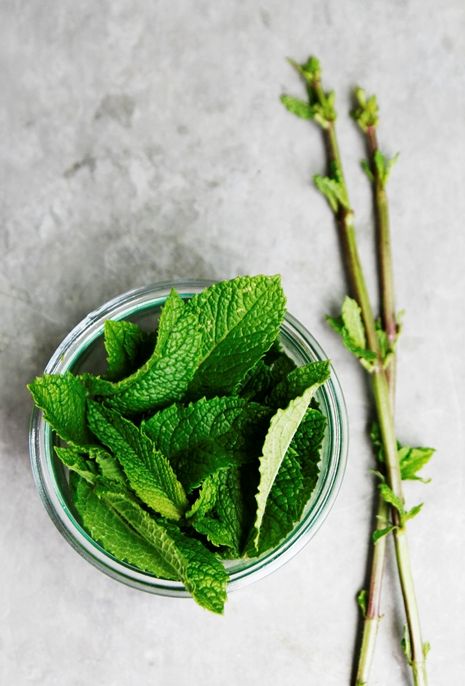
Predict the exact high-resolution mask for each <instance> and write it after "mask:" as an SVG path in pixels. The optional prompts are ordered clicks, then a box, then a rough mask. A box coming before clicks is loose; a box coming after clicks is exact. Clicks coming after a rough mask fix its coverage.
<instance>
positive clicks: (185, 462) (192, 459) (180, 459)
mask: <svg viewBox="0 0 465 686" xmlns="http://www.w3.org/2000/svg"><path fill="white" fill-rule="evenodd" d="M246 459H247V457H246V456H245V455H244V454H243V453H240V452H239V453H238V452H233V451H231V450H227V449H226V448H225V447H223V446H222V445H221V443H214V442H208V443H205V444H204V445H199V446H197V447H196V448H195V449H194V450H192V452H186V453H185V454H183V455H181V456H180V455H178V456H177V459H176V460H175V462H176V473H177V474H178V475H179V480H180V481H181V483H182V484H183V486H184V487H185V489H186V491H187V492H188V493H190V492H191V491H192V490H193V489H194V488H198V487H199V486H200V485H201V484H202V482H204V480H205V479H206V478H207V477H209V476H211V475H212V474H216V473H217V472H219V471H221V470H223V469H227V468H228V467H237V466H239V465H240V464H242V462H244V461H245V460H246Z"/></svg>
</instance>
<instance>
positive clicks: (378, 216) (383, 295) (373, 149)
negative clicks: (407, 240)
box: [366, 126, 397, 407]
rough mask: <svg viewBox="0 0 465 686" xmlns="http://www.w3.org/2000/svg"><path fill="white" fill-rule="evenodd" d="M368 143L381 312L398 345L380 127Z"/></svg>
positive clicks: (390, 370) (372, 129)
mask: <svg viewBox="0 0 465 686" xmlns="http://www.w3.org/2000/svg"><path fill="white" fill-rule="evenodd" d="M366 142H367V148H368V156H369V163H370V166H371V172H372V174H373V205H374V212H375V222H376V232H377V241H376V242H377V252H378V275H379V292H380V299H381V312H382V319H383V327H384V330H385V331H386V334H387V337H388V340H389V343H390V344H391V346H394V344H395V341H396V337H397V322H396V311H395V299H394V275H393V269H392V250H391V231H390V226H389V206H388V199H387V194H386V189H385V187H384V183H383V181H382V179H381V178H380V175H379V172H378V168H377V166H376V164H375V162H374V158H375V155H376V153H377V152H379V147H378V137H377V133H376V126H369V127H368V128H367V130H366ZM395 368H396V359H395V356H393V358H392V363H391V364H390V366H389V368H388V370H387V372H386V375H387V377H388V380H390V379H391V378H392V379H393V380H394V383H392V384H391V400H392V403H393V407H394V395H395V376H396V369H395Z"/></svg>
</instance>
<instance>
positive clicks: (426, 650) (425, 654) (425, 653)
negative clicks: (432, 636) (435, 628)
mask: <svg viewBox="0 0 465 686" xmlns="http://www.w3.org/2000/svg"><path fill="white" fill-rule="evenodd" d="M430 650H431V643H430V642H429V641H425V642H424V643H423V657H424V658H425V660H426V658H427V657H428V654H429V652H430Z"/></svg>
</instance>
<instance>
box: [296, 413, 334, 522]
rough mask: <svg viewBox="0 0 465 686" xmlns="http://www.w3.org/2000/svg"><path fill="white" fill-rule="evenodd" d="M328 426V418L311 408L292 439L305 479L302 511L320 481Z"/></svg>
mask: <svg viewBox="0 0 465 686" xmlns="http://www.w3.org/2000/svg"><path fill="white" fill-rule="evenodd" d="M326 424H327V421H326V417H325V416H324V415H323V414H322V413H321V412H320V411H319V410H315V409H314V408H312V407H310V408H309V409H308V410H307V412H306V413H305V416H304V418H303V419H302V422H301V424H300V426H299V428H298V429H297V431H296V434H295V436H294V438H293V439H292V443H291V446H292V448H293V449H294V452H295V455H296V456H297V459H298V461H299V464H300V468H301V470H302V476H303V479H304V481H303V487H304V488H303V498H304V500H303V502H302V503H301V505H302V509H303V506H304V505H305V504H306V502H307V501H308V499H309V498H310V495H311V493H312V491H313V489H314V488H315V486H316V482H317V480H318V474H319V462H320V450H321V444H322V442H323V438H324V435H325V430H326Z"/></svg>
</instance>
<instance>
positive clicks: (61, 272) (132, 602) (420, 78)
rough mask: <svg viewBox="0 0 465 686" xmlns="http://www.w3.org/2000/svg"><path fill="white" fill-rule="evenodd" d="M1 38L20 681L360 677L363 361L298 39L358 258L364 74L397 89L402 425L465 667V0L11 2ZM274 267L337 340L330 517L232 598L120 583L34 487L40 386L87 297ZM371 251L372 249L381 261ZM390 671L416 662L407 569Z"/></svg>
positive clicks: (432, 634) (322, 334)
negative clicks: (315, 61)
mask: <svg viewBox="0 0 465 686" xmlns="http://www.w3.org/2000/svg"><path fill="white" fill-rule="evenodd" d="M0 14H1V16H0V26H1V38H0V54H1V56H0V59H1V70H0V71H1V76H0V78H1V84H0V94H1V95H0V98H1V105H2V107H1V122H0V126H1V141H2V155H1V163H0V165H1V166H0V174H1V176H0V187H1V235H0V241H1V249H0V259H1V275H0V308H1V309H0V311H1V333H0V346H1V357H0V359H1V383H0V400H1V415H2V431H1V453H2V457H1V463H0V469H1V476H2V489H1V492H2V495H1V498H0V540H1V544H2V558H1V564H0V578H1V584H0V612H1V628H0V632H1V644H0V650H1V653H0V681H1V683H2V684H8V685H11V686H23V685H26V684H37V685H39V684H40V685H41V686H54V685H55V684H56V685H60V686H81V685H82V686H84V684H99V686H126V685H128V684H135V683H138V684H148V683H150V684H164V685H166V686H171V685H174V684H176V685H178V686H179V685H181V686H187V685H188V684H199V685H200V684H202V685H203V686H213V685H215V686H216V684H219V683H221V684H227V685H228V686H233V685H235V684H237V683H241V684H243V685H244V686H255V685H256V684H258V683H275V684H278V685H279V686H294V685H295V684H304V683H305V684H312V685H315V686H316V685H317V684H318V686H320V685H322V686H341V685H343V684H346V683H348V678H349V673H350V667H351V660H352V653H353V646H354V638H355V629H356V626H357V609H356V606H355V603H354V595H355V592H356V590H357V589H358V588H359V587H360V586H361V584H362V581H363V576H364V570H365V564H366V548H367V540H368V535H369V530H370V527H371V526H372V523H371V522H370V518H369V514H370V509H371V502H372V501H371V498H372V491H373V481H372V477H371V476H370V475H369V473H368V468H369V466H370V465H371V464H372V457H371V454H370V450H369V446H368V443H367V439H366V437H365V425H366V421H367V411H368V408H369V400H368V398H367V394H366V392H365V390H366V389H365V386H364V382H363V379H362V375H361V373H360V371H359V370H358V369H357V367H356V365H355V364H354V362H353V361H352V359H349V356H348V355H347V354H345V353H344V352H343V351H342V350H341V347H340V345H339V343H338V341H337V340H336V339H335V337H334V336H333V335H332V334H331V332H330V331H329V330H328V329H327V327H326V325H325V324H324V320H323V315H324V314H325V313H326V312H328V311H332V310H334V308H335V307H336V306H337V305H338V303H339V302H340V301H341V299H342V297H343V294H344V292H345V285H344V280H343V277H342V274H341V269H340V262H339V254H338V244H337V239H336V234H335V231H334V228H333V224H332V221H331V217H330V215H329V212H328V210H327V207H326V205H325V203H324V201H323V200H322V198H320V197H319V196H318V194H317V193H316V191H315V190H313V189H312V188H311V186H310V183H309V180H310V176H311V174H312V173H315V172H319V171H321V170H322V168H323V154H322V144H321V137H320V134H319V132H318V131H317V130H316V129H315V128H313V127H311V126H308V125H306V124H305V123H303V122H300V121H298V120H296V119H294V118H292V117H291V116H290V115H288V114H287V113H286V112H285V111H284V110H283V109H282V107H281V106H280V105H279V103H278V99H277V98H278V95H279V94H280V93H281V92H282V91H283V89H286V90H290V91H294V92H295V93H299V92H300V91H301V87H300V85H299V83H298V81H297V78H296V77H295V75H294V74H293V73H292V71H291V70H290V68H289V66H288V65H287V64H286V62H285V61H284V58H285V56H286V55H289V54H291V55H293V56H295V57H296V58H297V59H302V60H303V59H304V58H305V57H306V56H307V55H308V53H309V52H314V53H316V54H318V55H319V56H320V58H321V59H322V62H323V64H324V69H325V72H326V81H327V83H328V84H330V85H331V86H333V87H335V88H336V90H337V93H338V104H339V109H340V112H341V114H342V115H344V116H341V121H340V138H341V144H342V147H343V151H344V155H345V160H346V166H347V172H348V175H349V179H350V187H351V193H352V199H353V203H354V205H355V207H356V208H357V219H358V227H359V239H360V245H361V251H362V255H363V258H364V259H366V261H367V262H368V263H369V264H370V265H371V258H372V233H371V223H370V222H371V216H370V215H371V213H370V195H369V189H368V187H367V184H366V182H365V179H364V177H363V176H362V173H361V171H360V170H359V167H358V162H359V159H360V157H361V156H362V143H361V140H360V136H359V135H358V133H357V131H356V130H355V128H354V126H353V124H352V123H351V122H350V121H349V119H348V118H347V117H346V116H345V112H346V110H347V109H348V107H349V101H350V97H349V94H350V87H351V86H353V85H355V84H357V83H361V84H363V85H365V86H366V87H367V88H368V89H369V90H375V91H376V92H377V93H378V95H379V100H380V103H381V107H382V125H381V132H380V134H381V140H382V142H383V146H384V148H385V150H386V151H387V152H388V153H389V154H393V153H395V152H397V151H401V157H400V161H399V163H398V166H397V168H396V170H395V173H394V174H393V178H392V183H391V186H390V196H391V199H392V219H393V231H394V235H395V249H394V252H395V264H396V277H397V292H398V303H399V306H403V307H405V308H406V310H407V318H406V324H405V333H404V335H403V338H402V343H401V346H400V363H399V394H398V395H399V400H398V406H397V407H398V427H399V429H398V431H399V435H400V437H401V438H403V439H404V440H406V441H411V442H413V443H423V444H431V445H434V446H436V447H437V449H438V454H437V457H436V458H435V459H434V461H433V463H432V464H431V466H430V467H428V469H427V472H428V474H429V475H431V476H432V477H433V483H432V484H431V485H429V486H421V485H415V484H413V485H408V486H407V489H406V490H407V494H408V501H409V503H412V504H413V503H415V502H417V501H418V500H420V499H421V500H424V501H425V508H424V512H423V513H422V515H421V517H419V518H418V519H416V520H415V521H414V522H413V523H412V525H411V548H412V557H413V562H414V568H415V577H416V581H417V589H418V596H419V601H420V607H421V615H422V620H423V626H424V635H425V638H427V639H429V640H430V641H431V644H432V651H431V654H430V659H429V667H430V675H431V684H433V685H435V686H445V685H447V686H461V684H463V683H464V674H465V655H464V650H465V648H464V637H465V620H464V617H465V598H464V584H463V581H462V578H463V565H464V544H463V535H464V534H463V532H464V530H465V527H464V525H465V521H464V511H465V507H464V488H463V482H464V466H463V459H464V455H463V435H462V423H463V395H464V392H463V387H464V379H465V367H464V360H463V340H464V335H465V328H464V324H463V317H464V309H463V299H464V287H465V278H464V272H463V266H464V258H465V224H464V217H465V193H464V186H465V174H464V165H465V144H464V135H465V92H464V71H463V56H464V54H465V6H464V4H463V2H462V0H441V2H440V3H438V2H435V1H434V0H423V1H422V0H410V1H407V0H392V1H390V2H381V1H379V0H373V1H371V2H368V1H367V0H348V1H346V2H337V1H336V0H313V1H308V0H307V2H305V1H304V0H290V1H289V2H278V0H273V1H269V2H266V1H265V0H263V1H262V2H256V1H254V0H248V2H239V1H236V2H225V1H223V2H213V1H209V0H196V2H187V1H183V0H170V2H161V1H154V2H137V1H135V0H100V1H96V0H81V1H80V2H74V1H72V0H50V1H47V0H43V1H42V2H34V1H32V2H26V1H24V0H22V1H16V2H15V1H13V0H3V2H2V3H1V6H0ZM256 272H267V273H274V272H279V273H281V274H282V275H283V280H284V285H285V289H286V292H287V295H288V301H289V309H290V310H291V311H292V312H293V313H294V314H296V315H297V316H298V317H299V318H300V319H301V320H302V321H303V322H304V323H305V324H306V325H307V326H308V327H309V328H310V329H311V330H312V331H313V332H314V334H315V335H316V336H317V338H318V339H319V340H320V342H321V343H322V344H323V346H324V348H325V350H326V351H327V353H328V355H329V356H330V357H331V358H332V360H333V361H334V365H335V367H336V369H337V372H338V374H339V376H340V379H341V382H342V384H343V386H344V389H345V393H346V397H347V401H348V405H349V413H350V421H351V449H350V456H349V458H350V459H349V465H348V469H347V475H346V478H345V481H344V484H343V488H342V491H341V494H340V496H339V499H338V501H337V503H336V505H335V507H334V509H333V512H332V513H331V515H330V517H329V519H328V520H327V522H326V524H325V525H324V527H323V529H322V530H321V531H320V532H319V534H318V535H317V537H316V538H315V539H314V540H313V541H312V542H311V543H310V545H309V546H308V547H307V548H306V549H305V551H304V552H302V553H301V554H300V555H299V556H298V557H297V558H296V559H294V560H293V561H292V562H290V563H289V564H288V565H287V566H286V568H284V569H282V570H280V571H278V572H276V573H275V574H273V575H272V576H271V577H268V578H267V579H265V580H263V581H261V582H259V583H257V584H256V585H254V586H251V587H248V588H247V589H245V590H243V591H240V592H238V593H236V594H234V595H233V596H232V597H231V598H230V600H229V602H228V604H227V610H226V615H225V617H224V618H220V617H216V616H212V615H209V614H207V613H206V612H204V611H202V610H201V609H199V608H198V607H196V606H195V605H194V604H193V603H191V602H190V601H182V600H172V599H166V598H158V597H155V596H154V597H151V596H149V595H145V594H142V593H139V592H136V591H133V590H130V589H128V588H125V587H124V586H122V585H120V584H118V583H116V582H115V581H112V580H110V579H109V578H107V577H105V576H104V575H102V574H101V573H100V572H98V571H96V570H95V569H94V568H92V567H91V566H90V565H89V564H88V563H87V562H85V561H84V560H83V559H81V558H80V557H79V556H78V555H77V554H76V553H75V552H74V551H73V550H72V549H71V548H70V547H69V546H68V545H67V544H66V543H65V541H64V540H63V539H62V538H61V536H60V535H59V533H58V532H57V531H56V530H55V528H54V526H53V525H52V523H51V521H50V520H49V518H48V515H47V514H46V512H45V510H44V508H43V507H42V504H41V502H40V501H39V498H38V496H37V494H36V491H35V488H34V484H33V482H32V477H31V472H30V468H29V461H28V452H27V426H28V415H29V412H30V409H31V403H30V399H29V398H28V396H27V393H26V391H25V388H24V385H25V384H26V382H27V381H28V380H30V379H31V377H33V376H34V375H35V374H38V373H40V372H41V370H42V369H43V367H44V365H45V363H46V362H47V360H48V358H49V357H50V355H51V353H52V352H53V350H54V349H55V347H56V346H57V344H58V343H59V342H60V340H61V339H62V338H63V337H64V336H65V334H66V333H67V332H68V331H69V329H70V328H71V327H72V326H74V324H76V323H77V322H78V321H79V320H80V319H81V318H82V317H83V316H84V315H85V314H86V313H87V312H89V311H90V310H92V309H94V308H95V307H96V306H98V305H100V304H101V303H102V302H104V301H105V300H107V299H109V298H111V297H113V296H115V295H117V294H118V293H121V292H123V291H125V290H127V289H129V288H133V287H136V286H142V285H144V284H147V283H149V282H154V281H158V280H161V279H167V278H171V277H229V276H232V275H235V274H237V273H256ZM371 275H372V271H371V270H370V276H371ZM386 590H387V591H388V593H387V596H388V597H387V598H386V601H385V619H384V621H383V623H382V629H381V633H380V637H379V646H378V651H377V653H376V661H375V665H374V671H373V681H372V685H373V686H375V685H383V686H388V685H389V686H391V685H392V684H401V683H408V678H407V675H406V671H405V669H404V667H403V661H402V657H401V654H400V648H399V645H398V642H397V638H396V637H397V636H398V634H399V627H400V626H401V623H402V617H401V611H400V603H399V592H398V587H397V583H396V579H395V575H394V573H393V569H392V565H391V566H390V567H389V569H388V575H387V580H386Z"/></svg>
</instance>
